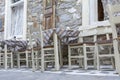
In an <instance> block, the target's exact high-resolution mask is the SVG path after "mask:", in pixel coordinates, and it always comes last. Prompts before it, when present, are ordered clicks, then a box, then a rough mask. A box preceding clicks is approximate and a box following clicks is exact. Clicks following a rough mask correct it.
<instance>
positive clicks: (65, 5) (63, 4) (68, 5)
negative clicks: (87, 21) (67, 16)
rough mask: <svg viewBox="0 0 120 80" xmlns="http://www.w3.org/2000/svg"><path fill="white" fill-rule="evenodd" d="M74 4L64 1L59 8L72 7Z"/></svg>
mask: <svg viewBox="0 0 120 80" xmlns="http://www.w3.org/2000/svg"><path fill="white" fill-rule="evenodd" d="M73 6H74V5H73V4H71V3H62V4H60V7H59V8H64V9H67V8H71V7H73Z"/></svg>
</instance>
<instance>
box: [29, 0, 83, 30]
mask: <svg viewBox="0 0 120 80" xmlns="http://www.w3.org/2000/svg"><path fill="white" fill-rule="evenodd" d="M42 1H43V0H28V23H29V22H34V25H35V26H37V25H38V22H40V14H42V13H43V10H42V9H43V2H42ZM80 1H81V0H61V1H58V2H57V3H56V27H64V28H66V27H71V28H77V27H78V26H80V25H81V4H80Z"/></svg>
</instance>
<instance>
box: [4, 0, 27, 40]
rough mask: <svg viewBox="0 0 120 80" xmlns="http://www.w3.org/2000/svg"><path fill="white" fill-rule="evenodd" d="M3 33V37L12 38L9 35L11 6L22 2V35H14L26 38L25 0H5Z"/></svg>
mask: <svg viewBox="0 0 120 80" xmlns="http://www.w3.org/2000/svg"><path fill="white" fill-rule="evenodd" d="M5 4H6V5H5V33H4V39H5V40H6V39H12V38H13V36H10V35H9V32H10V25H11V14H12V13H11V12H12V9H11V8H12V7H14V6H19V5H21V4H23V10H24V11H23V15H24V16H23V34H22V35H16V37H17V38H19V39H23V40H26V34H27V33H26V32H27V0H20V1H18V2H16V3H12V1H11V0H5Z"/></svg>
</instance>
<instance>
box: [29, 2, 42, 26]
mask: <svg viewBox="0 0 120 80" xmlns="http://www.w3.org/2000/svg"><path fill="white" fill-rule="evenodd" d="M42 1H43V0H28V5H27V7H28V9H27V10H28V11H27V15H28V17H27V22H28V24H29V22H33V23H34V26H39V22H40V14H42V13H43V10H42V9H43V6H42V5H43V3H42ZM28 27H29V26H28Z"/></svg>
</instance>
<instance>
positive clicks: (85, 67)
mask: <svg viewBox="0 0 120 80" xmlns="http://www.w3.org/2000/svg"><path fill="white" fill-rule="evenodd" d="M83 51H84V52H83V53H84V69H85V70H87V68H88V67H87V54H86V44H83Z"/></svg>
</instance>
